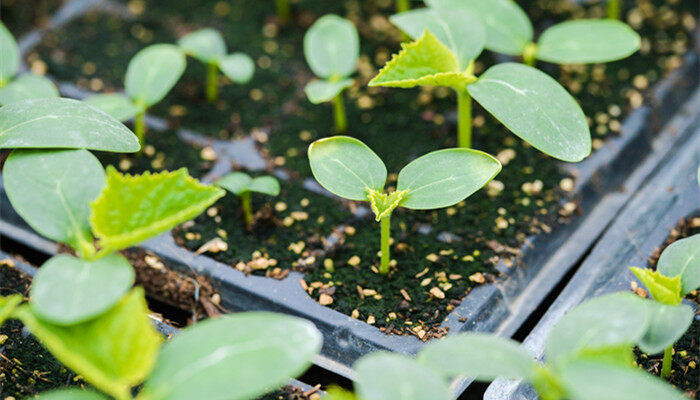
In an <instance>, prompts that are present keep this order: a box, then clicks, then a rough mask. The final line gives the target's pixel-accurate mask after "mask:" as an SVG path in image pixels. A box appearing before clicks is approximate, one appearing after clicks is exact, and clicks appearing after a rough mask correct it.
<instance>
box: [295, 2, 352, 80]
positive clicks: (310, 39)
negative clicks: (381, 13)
mask: <svg viewBox="0 0 700 400" xmlns="http://www.w3.org/2000/svg"><path fill="white" fill-rule="evenodd" d="M304 56H305V57H306V62H307V63H308V64H309V67H310V68H311V70H312V71H313V72H314V74H316V75H317V76H319V77H321V78H330V77H332V76H338V77H346V76H349V75H350V74H352V73H353V71H355V66H356V64H357V59H358V58H359V57H360V37H359V35H358V34H357V29H355V25H353V24H352V22H350V21H348V20H347V19H344V18H341V17H339V16H337V15H331V14H329V15H324V16H323V17H321V18H319V19H318V20H317V21H316V22H315V23H314V24H313V25H311V28H309V30H308V31H307V32H306V34H305V35H304Z"/></svg>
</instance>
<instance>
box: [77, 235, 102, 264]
mask: <svg viewBox="0 0 700 400" xmlns="http://www.w3.org/2000/svg"><path fill="white" fill-rule="evenodd" d="M77 239H78V248H77V249H75V250H76V252H77V253H78V257H80V258H82V259H84V260H92V259H94V258H95V255H96V253H97V249H95V245H94V244H93V243H92V238H89V239H88V238H85V237H83V235H82V234H80V235H79V236H78V237H77Z"/></svg>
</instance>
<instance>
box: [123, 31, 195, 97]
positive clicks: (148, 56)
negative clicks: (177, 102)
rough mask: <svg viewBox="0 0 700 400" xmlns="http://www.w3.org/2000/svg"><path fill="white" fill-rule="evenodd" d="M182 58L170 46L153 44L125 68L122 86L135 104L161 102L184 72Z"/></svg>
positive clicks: (175, 47) (179, 52) (178, 52)
mask: <svg viewBox="0 0 700 400" xmlns="http://www.w3.org/2000/svg"><path fill="white" fill-rule="evenodd" d="M185 65H186V61H185V55H184V54H183V53H182V51H180V49H179V48H178V47H177V46H175V45H172V44H154V45H150V46H148V47H146V48H145V49H143V50H141V51H139V52H138V53H136V55H135V56H134V58H132V59H131V61H130V62H129V66H128V67H127V69H126V78H125V80H124V87H125V89H126V94H127V95H129V96H130V97H131V98H132V99H133V100H134V101H135V102H136V103H137V104H140V103H142V104H143V106H145V107H150V106H152V105H153V104H156V103H157V102H159V101H161V100H162V99H163V97H165V95H167V94H168V92H169V91H170V89H172V88H173V86H175V84H176V83H177V81H178V80H179V79H180V77H181V76H182V73H183V72H184V71H185Z"/></svg>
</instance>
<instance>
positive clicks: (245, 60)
mask: <svg viewBox="0 0 700 400" xmlns="http://www.w3.org/2000/svg"><path fill="white" fill-rule="evenodd" d="M219 68H220V69H221V72H223V73H224V75H226V77H227V78H229V79H230V80H232V81H233V82H236V83H248V82H250V80H251V79H252V78H253V73H254V72H255V64H254V63H253V60H252V59H251V58H250V56H248V55H247V54H243V53H233V54H229V55H227V56H224V57H223V58H222V59H221V61H219Z"/></svg>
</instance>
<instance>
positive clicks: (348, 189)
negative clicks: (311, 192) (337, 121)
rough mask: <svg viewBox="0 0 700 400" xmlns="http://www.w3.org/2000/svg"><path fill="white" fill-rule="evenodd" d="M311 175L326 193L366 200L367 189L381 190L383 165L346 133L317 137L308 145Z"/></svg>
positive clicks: (384, 174) (384, 180) (375, 156)
mask: <svg viewBox="0 0 700 400" xmlns="http://www.w3.org/2000/svg"><path fill="white" fill-rule="evenodd" d="M308 155H309V163H310V164H311V172H312V173H313V175H314V177H315V178H316V180H317V181H318V183H320V184H321V186H323V187H324V188H326V190H328V191H329V192H331V193H333V194H335V195H337V196H340V197H344V198H346V199H350V200H364V201H367V193H368V192H367V189H372V190H376V191H380V192H381V191H382V190H383V189H384V184H385V183H386V166H384V163H383V162H382V160H381V159H380V158H379V156H378V155H377V154H375V153H374V152H373V151H372V150H371V149H370V148H369V147H367V145H365V144H364V143H362V142H360V141H359V140H357V139H354V138H351V137H348V136H333V137H330V138H325V139H319V140H317V141H315V142H313V143H312V144H311V146H309V151H308Z"/></svg>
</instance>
